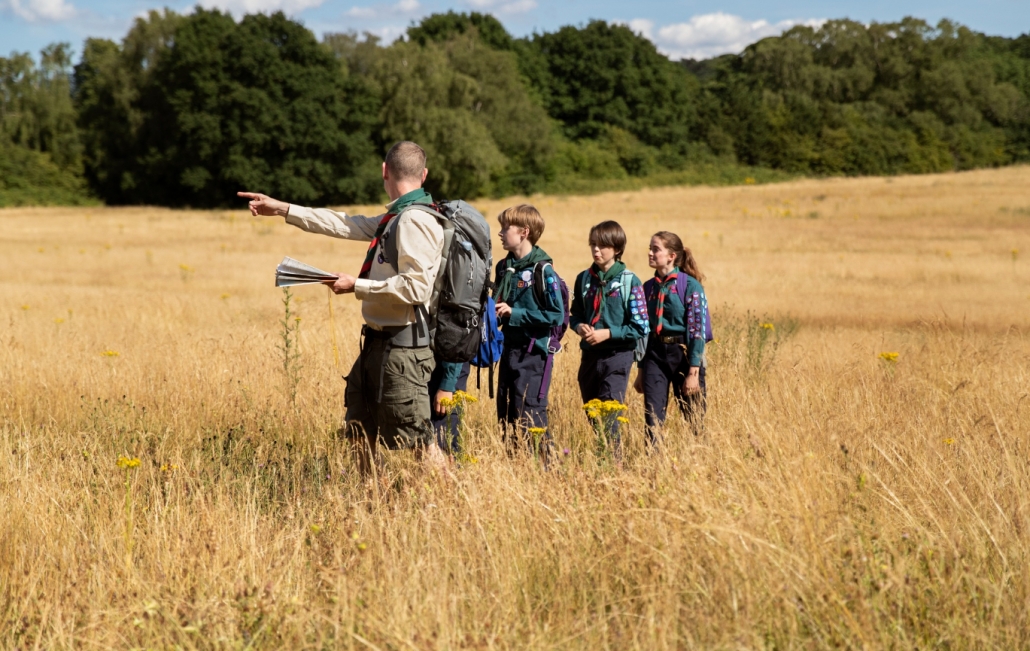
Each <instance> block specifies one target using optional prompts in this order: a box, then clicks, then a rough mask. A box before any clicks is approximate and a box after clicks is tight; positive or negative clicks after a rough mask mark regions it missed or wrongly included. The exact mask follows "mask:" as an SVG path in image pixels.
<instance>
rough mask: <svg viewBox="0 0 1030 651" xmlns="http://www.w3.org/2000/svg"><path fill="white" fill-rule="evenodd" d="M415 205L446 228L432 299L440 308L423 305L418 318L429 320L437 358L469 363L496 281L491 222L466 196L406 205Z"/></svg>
mask: <svg viewBox="0 0 1030 651" xmlns="http://www.w3.org/2000/svg"><path fill="white" fill-rule="evenodd" d="M413 208H414V209H418V210H422V211H425V212H427V213H429V214H430V215H433V216H434V217H436V219H437V220H438V221H439V222H440V225H441V226H443V233H444V237H443V260H442V261H441V263H440V271H439V273H438V274H437V276H436V283H435V284H434V285H433V297H432V299H431V300H430V302H429V304H430V305H432V306H436V313H435V314H433V315H429V314H427V313H426V312H425V308H424V307H422V306H421V305H420V306H418V308H416V310H415V315H416V320H417V319H422V320H423V321H424V322H425V323H427V324H428V326H429V332H430V339H431V341H432V345H433V352H435V353H436V356H437V358H438V359H440V360H441V361H444V362H461V363H465V362H467V361H469V360H471V359H472V358H473V357H475V355H476V352H478V351H479V344H480V342H481V341H482V323H483V320H482V319H483V309H484V307H485V305H486V301H487V299H488V298H489V296H490V288H491V285H492V283H491V281H490V273H491V271H492V270H493V253H492V252H491V250H490V226H489V224H487V223H486V219H485V218H484V217H483V215H481V214H480V213H479V211H478V210H476V209H475V208H473V207H472V206H470V205H469V204H467V203H465V202H464V201H442V202H439V203H436V204H434V205H432V206H426V205H420V204H416V205H412V206H410V207H409V208H407V209H413ZM407 209H406V210H407Z"/></svg>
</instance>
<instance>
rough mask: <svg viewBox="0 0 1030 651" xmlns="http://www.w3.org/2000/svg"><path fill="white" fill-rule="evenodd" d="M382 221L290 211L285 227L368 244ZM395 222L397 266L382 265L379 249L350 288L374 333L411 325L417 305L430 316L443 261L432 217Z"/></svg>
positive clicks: (413, 213) (407, 216) (417, 214)
mask: <svg viewBox="0 0 1030 651" xmlns="http://www.w3.org/2000/svg"><path fill="white" fill-rule="evenodd" d="M391 206H393V204H392V203H391V204H390V205H388V206H387V211H389V209H390V207H391ZM384 214H385V213H384ZM382 217H383V216H382V215H379V216H378V217H366V216H364V215H348V214H347V213H345V212H339V211H336V210H331V209H329V208H305V207H304V206H295V205H291V206H290V208H289V210H288V211H287V214H286V222H287V223H289V224H293V225H294V226H296V227H298V228H300V229H302V230H305V231H308V232H309V233H319V234H322V235H329V236H332V237H339V238H342V239H345V240H358V241H361V242H370V241H372V238H373V237H374V236H375V232H376V228H378V226H379V222H380V221H381V220H382ZM394 219H397V220H398V222H397V224H396V225H395V226H391V228H390V229H389V231H390V232H392V233H393V234H394V235H393V236H394V237H396V238H397V260H396V261H393V260H386V259H385V257H384V256H383V255H382V254H381V252H382V250H383V249H382V247H380V248H379V251H378V252H377V254H376V257H375V259H374V260H373V261H372V268H371V269H370V271H369V275H368V278H367V279H366V278H359V279H358V280H357V282H356V283H355V284H354V295H355V296H356V297H357V298H358V300H360V301H361V316H362V317H363V318H364V320H365V323H367V324H368V325H369V326H371V327H372V328H374V329H376V330H382V329H384V328H391V327H398V326H406V325H411V324H412V323H414V322H415V306H416V305H420V304H421V305H423V306H425V308H426V310H427V311H428V310H430V307H431V306H430V305H429V302H430V299H431V298H432V294H433V284H434V283H435V282H436V275H437V273H438V272H439V271H440V263H441V261H442V259H443V227H442V226H440V223H439V222H438V221H437V220H436V218H435V217H433V216H432V215H430V214H429V213H426V212H424V211H422V210H419V209H418V208H417V207H413V208H409V209H408V210H406V211H405V212H404V213H403V214H402V215H401V216H400V217H395V218H394ZM356 274H357V270H355V275H356Z"/></svg>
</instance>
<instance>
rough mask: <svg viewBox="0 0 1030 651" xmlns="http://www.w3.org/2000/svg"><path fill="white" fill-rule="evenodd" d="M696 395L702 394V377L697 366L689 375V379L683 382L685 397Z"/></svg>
mask: <svg viewBox="0 0 1030 651" xmlns="http://www.w3.org/2000/svg"><path fill="white" fill-rule="evenodd" d="M696 393H701V376H700V375H699V371H698V367H696V366H695V367H692V368H691V369H690V372H689V373H687V379H685V380H683V395H685V396H692V395H694V394H696Z"/></svg>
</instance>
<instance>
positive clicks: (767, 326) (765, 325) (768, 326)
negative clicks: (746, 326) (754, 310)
mask: <svg viewBox="0 0 1030 651" xmlns="http://www.w3.org/2000/svg"><path fill="white" fill-rule="evenodd" d="M762 330H772V331H774V332H775V330H776V326H774V325H773V324H771V323H763V324H762Z"/></svg>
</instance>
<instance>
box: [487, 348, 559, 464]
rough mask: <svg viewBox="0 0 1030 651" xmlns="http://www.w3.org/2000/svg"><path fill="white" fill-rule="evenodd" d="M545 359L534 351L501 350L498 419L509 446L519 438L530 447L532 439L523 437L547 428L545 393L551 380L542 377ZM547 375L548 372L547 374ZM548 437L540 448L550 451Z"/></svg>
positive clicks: (498, 377)
mask: <svg viewBox="0 0 1030 651" xmlns="http://www.w3.org/2000/svg"><path fill="white" fill-rule="evenodd" d="M547 358H548V356H547V355H545V354H544V353H541V352H539V351H537V350H535V349H534V350H532V351H530V350H526V348H525V347H524V346H523V347H519V348H509V347H508V346H505V347H504V351H503V352H502V353H501V363H500V365H499V367H498V369H497V420H498V421H500V423H501V425H502V426H503V427H504V432H505V441H506V442H507V443H508V444H509V449H510V447H511V446H512V445H513V444H514V443H515V441H517V440H518V439H520V438H521V439H523V440H524V441H525V442H526V443H528V445H529V447H530V449H531V450H532V448H533V443H532V441H533V437H532V436H526V435H525V430H527V429H529V428H530V427H543V428H545V429H546V428H547V392H548V390H549V389H550V384H551V378H550V377H545V371H546V370H547ZM546 375H547V376H549V375H550V373H546ZM550 441H551V434H550V432H547V433H545V434H544V437H543V439H542V440H541V442H540V443H541V449H542V450H543V449H545V445H546V447H548V448H549V446H550Z"/></svg>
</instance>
